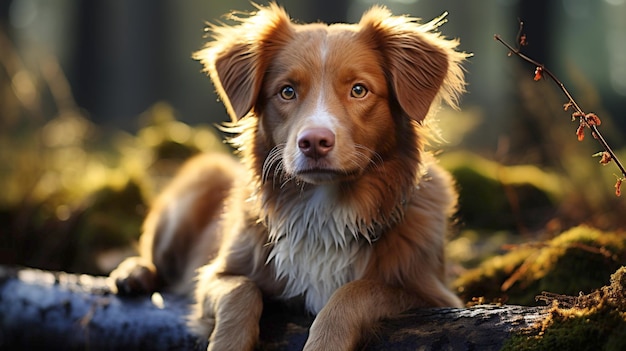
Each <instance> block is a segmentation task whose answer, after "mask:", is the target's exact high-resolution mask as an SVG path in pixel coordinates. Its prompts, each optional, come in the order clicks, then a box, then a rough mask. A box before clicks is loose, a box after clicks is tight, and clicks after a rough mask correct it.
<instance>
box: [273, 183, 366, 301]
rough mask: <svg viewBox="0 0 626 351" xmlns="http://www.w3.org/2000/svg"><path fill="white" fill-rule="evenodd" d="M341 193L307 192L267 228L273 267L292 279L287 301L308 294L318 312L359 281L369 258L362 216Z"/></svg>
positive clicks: (329, 189) (328, 190)
mask: <svg viewBox="0 0 626 351" xmlns="http://www.w3.org/2000/svg"><path fill="white" fill-rule="evenodd" d="M335 194H336V193H335V191H334V188H333V187H330V186H329V187H318V188H316V189H315V190H312V191H310V192H305V193H301V194H300V196H301V197H300V198H298V199H297V200H296V201H293V200H294V199H291V200H289V201H285V203H284V204H283V205H284V206H281V208H280V210H279V211H277V213H274V215H273V216H272V217H271V218H268V223H267V224H268V229H269V238H270V242H271V245H273V247H272V250H271V252H270V255H269V258H268V264H273V265H274V267H275V269H276V274H277V276H278V278H284V279H286V282H287V284H286V287H285V290H284V292H283V297H284V298H290V297H294V296H298V295H304V297H305V303H306V307H307V309H308V310H310V311H311V312H313V313H317V312H319V311H320V310H321V309H322V307H324V305H325V304H326V302H328V299H329V298H330V296H331V295H332V294H333V292H334V291H335V290H336V289H337V288H339V287H340V286H342V285H344V284H346V283H348V282H350V281H352V280H354V279H357V278H359V276H361V274H362V271H363V269H364V268H365V266H366V264H367V261H368V258H369V252H370V250H369V243H368V241H367V239H366V238H365V237H362V236H361V234H360V233H363V228H359V225H358V223H359V218H358V216H357V214H356V213H354V211H350V209H349V207H348V208H345V206H340V205H338V204H337V201H336V195H335ZM365 232H367V231H366V230H365Z"/></svg>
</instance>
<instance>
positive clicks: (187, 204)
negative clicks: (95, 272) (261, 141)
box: [110, 154, 240, 294]
mask: <svg viewBox="0 0 626 351" xmlns="http://www.w3.org/2000/svg"><path fill="white" fill-rule="evenodd" d="M239 170H240V165H239V163H238V162H236V161H234V160H233V159H232V158H231V157H230V156H225V155H219V154H211V155H203V156H197V157H195V158H193V159H191V160H190V161H188V162H187V163H186V164H185V166H184V167H183V168H182V169H181V171H180V172H179V173H178V175H177V176H176V177H175V178H174V179H173V181H172V182H171V183H170V184H169V185H168V186H167V188H166V189H165V190H164V191H163V192H162V193H161V194H160V195H159V197H158V198H157V200H156V201H155V203H154V204H153V206H152V208H151V210H150V213H149V214H148V216H147V217H146V220H145V222H144V225H143V233H142V235H141V238H140V242H139V251H140V252H139V256H136V257H130V258H128V259H126V260H125V261H124V262H122V263H121V264H120V265H119V266H118V268H116V269H115V270H114V271H113V272H111V274H110V276H111V278H112V280H113V281H114V282H115V285H116V286H117V289H118V291H119V292H120V293H121V294H146V293H151V292H153V291H155V290H160V289H167V290H168V291H171V292H175V293H180V294H187V293H190V292H191V291H193V288H194V281H193V279H194V277H195V276H196V270H197V268H199V267H201V266H203V265H205V264H207V263H208V262H209V260H210V259H212V258H213V257H214V256H215V254H216V253H217V251H218V249H219V246H220V244H221V238H222V234H221V227H220V225H219V222H220V217H221V215H222V213H223V207H224V203H225V202H226V201H227V198H228V196H229V195H230V192H231V188H232V186H233V183H234V180H235V179H237V177H238V172H239Z"/></svg>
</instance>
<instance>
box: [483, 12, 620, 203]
mask: <svg viewBox="0 0 626 351" xmlns="http://www.w3.org/2000/svg"><path fill="white" fill-rule="evenodd" d="M519 23H520V27H519V30H518V32H517V42H518V43H517V45H518V47H517V48H515V47H513V46H512V45H511V44H509V43H507V42H506V41H505V40H504V39H502V37H500V35H498V34H496V35H494V39H495V40H497V41H498V42H500V43H501V44H502V45H504V46H505V47H506V48H507V49H509V56H510V55H512V54H515V55H516V56H518V57H519V58H521V59H522V60H524V61H526V62H528V63H530V64H532V65H533V66H535V77H534V79H535V80H540V79H541V78H543V77H545V76H548V77H550V79H552V81H553V82H554V83H556V85H558V86H559V88H560V89H561V91H562V92H563V94H565V97H567V100H568V101H567V103H565V104H564V105H563V107H564V109H565V110H566V111H567V110H568V109H570V108H572V109H573V110H574V112H573V113H572V118H573V120H575V119H576V118H578V119H579V121H580V126H579V127H578V129H577V131H576V135H577V137H578V140H579V141H582V140H583V139H584V130H585V128H589V129H591V135H592V136H593V138H594V139H596V140H597V141H598V142H599V143H600V145H602V148H604V152H606V154H607V155H608V156H605V157H603V159H604V162H603V164H606V163H608V161H610V160H613V161H614V162H615V164H616V165H617V168H619V170H620V172H621V176H616V177H617V182H616V184H615V194H616V195H617V196H620V194H621V191H620V186H621V184H622V181H624V180H625V179H626V169H625V168H624V166H623V165H622V163H621V162H620V160H619V159H618V158H617V156H616V155H615V153H614V152H613V150H612V149H611V147H610V146H609V144H608V143H607V142H606V140H605V139H604V137H603V136H602V134H601V133H600V130H599V129H598V126H599V125H600V123H601V122H600V118H598V116H596V115H595V114H593V113H585V112H584V111H583V109H582V108H581V107H580V106H579V105H578V103H577V102H576V100H574V98H573V97H572V94H570V92H569V91H568V90H567V89H566V88H565V85H564V84H563V83H562V82H561V81H560V80H559V79H558V78H557V77H556V75H554V73H552V72H551V71H550V70H549V69H547V68H546V66H545V65H544V64H542V63H540V62H538V61H536V60H534V59H532V58H530V57H528V56H526V55H525V54H523V53H522V52H521V47H522V46H525V45H526V44H527V38H526V35H525V34H523V32H522V30H523V26H524V23H523V22H521V21H520V22H519Z"/></svg>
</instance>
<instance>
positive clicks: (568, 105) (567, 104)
mask: <svg viewBox="0 0 626 351" xmlns="http://www.w3.org/2000/svg"><path fill="white" fill-rule="evenodd" d="M572 106H574V104H573V103H572V102H571V101H568V102H567V103H565V104H563V111H567V110H569V109H570V108H571V107H572Z"/></svg>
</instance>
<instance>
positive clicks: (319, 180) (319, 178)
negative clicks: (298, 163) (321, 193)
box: [296, 167, 359, 184]
mask: <svg viewBox="0 0 626 351" xmlns="http://www.w3.org/2000/svg"><path fill="white" fill-rule="evenodd" d="M358 174H359V172H358V171H357V170H344V169H334V168H322V167H312V168H307V169H303V170H300V171H298V172H297V173H296V177H298V178H299V179H301V180H302V181H304V182H307V183H311V184H324V183H334V182H338V181H346V180H351V179H354V178H356V177H357V176H358Z"/></svg>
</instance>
